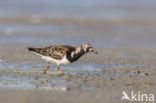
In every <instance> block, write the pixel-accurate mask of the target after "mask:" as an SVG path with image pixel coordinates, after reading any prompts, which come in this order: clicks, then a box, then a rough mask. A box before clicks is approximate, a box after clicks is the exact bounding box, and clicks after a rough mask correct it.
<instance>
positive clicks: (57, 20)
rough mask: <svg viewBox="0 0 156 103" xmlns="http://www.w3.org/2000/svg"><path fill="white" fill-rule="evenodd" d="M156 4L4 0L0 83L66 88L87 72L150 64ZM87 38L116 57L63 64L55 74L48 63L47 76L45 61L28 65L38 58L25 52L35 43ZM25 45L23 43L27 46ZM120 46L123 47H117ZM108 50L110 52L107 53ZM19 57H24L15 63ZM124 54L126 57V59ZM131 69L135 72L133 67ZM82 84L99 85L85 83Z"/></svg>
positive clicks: (0, 6)
mask: <svg viewBox="0 0 156 103" xmlns="http://www.w3.org/2000/svg"><path fill="white" fill-rule="evenodd" d="M155 5H156V1H155V0H135V1H132V0H126V1H123V0H85V1H84V0H78V1H74V2H73V0H66V1H64V0H61V1H60V0H44V1H43V0H37V1H33V0H22V1H21V0H11V1H9V0H0V44H1V45H0V48H1V50H0V52H1V54H0V73H2V74H1V75H0V78H1V79H0V87H6V88H29V89H30V88H32V89H34V88H40V89H49V90H61V91H66V90H68V85H69V84H70V83H71V85H74V83H75V81H79V80H80V79H82V78H80V77H83V76H85V75H86V74H87V75H88V72H89V73H91V75H94V76H96V75H100V76H101V77H119V76H125V74H122V73H114V74H112V73H111V74H110V73H107V72H104V73H103V72H102V73H101V71H103V70H105V69H109V68H110V69H112V68H113V69H117V68H143V67H146V66H147V64H148V63H147V61H149V62H150V60H151V61H152V63H153V61H155V59H153V58H154V55H155V52H154V51H155V47H156V41H155V38H156V35H155V34H156V29H155V28H156V22H155V21H156V12H155V11H156V6H155ZM86 42H87V43H91V44H93V45H94V46H95V47H96V48H98V49H101V48H106V49H104V50H101V52H104V55H102V56H101V58H102V59H101V60H103V58H106V60H109V61H113V60H114V61H115V62H111V63H108V64H107V63H106V64H102V63H101V62H100V63H101V64H100V63H97V61H96V58H95V59H94V61H96V63H97V64H94V63H93V64H91V63H88V64H86V63H84V64H81V63H80V64H73V65H70V66H63V70H64V72H65V74H66V75H65V76H63V77H59V76H57V75H58V71H57V70H56V69H54V70H53V69H50V70H49V71H48V76H42V75H41V73H42V69H43V68H44V66H43V65H36V64H34V65H30V64H29V60H30V61H31V62H34V61H35V60H36V61H37V60H38V59H34V58H35V57H32V58H30V56H31V55H28V54H26V52H25V51H26V48H27V47H31V46H32V45H35V46H37V47H40V46H42V45H48V46H49V45H53V44H73V45H77V44H78V45H79V44H82V43H86ZM3 45H5V46H6V47H4V46H3ZM10 45H11V46H12V45H16V46H13V47H11V46H10ZM18 46H19V47H18ZM7 47H8V48H7ZM22 47H25V48H24V50H23V49H21V48H22ZM107 47H109V50H108V51H107ZM118 47H120V49H121V50H119V51H114V48H118ZM124 47H126V48H130V47H134V48H132V49H130V50H131V52H129V49H127V51H128V54H127V51H124V52H123V50H122V49H123V48H124ZM138 47H142V48H143V49H142V48H141V49H140V48H139V49H137V48H138ZM146 47H152V49H151V50H150V49H149V48H146ZM16 49H17V50H16ZM115 50H117V49H115ZM153 50H154V51H153ZM105 51H106V52H105ZM112 51H114V52H112ZM110 52H111V53H112V54H111V53H110ZM109 53H110V54H111V55H112V57H109V56H107V54H109ZM104 56H106V57H104ZM26 57H27V58H26ZM1 58H2V59H1ZM98 58H99V57H97V59H98ZM109 58H110V59H109ZM112 58H113V59H112ZM136 58H138V59H136ZM16 59H17V61H20V62H19V63H17V64H15V63H12V62H13V61H16ZM101 60H100V59H99V61H101ZM124 60H127V61H128V62H126V63H123V62H122V61H124ZM116 61H117V62H116ZM129 61H131V62H129ZM133 61H137V62H135V63H134V62H133ZM120 62H121V63H120ZM38 64H40V62H38ZM51 68H54V67H51ZM3 73H4V74H3ZM5 73H6V75H5ZM12 73H15V74H12ZM81 74H83V75H81ZM38 75H39V76H38ZM49 75H50V76H49ZM51 75H52V76H51ZM70 75H72V76H74V75H77V76H78V77H76V79H74V80H75V81H72V80H70V79H69V78H66V76H67V77H68V76H70ZM79 75H80V76H79ZM128 75H131V76H135V74H133V73H130V74H128ZM72 78H73V77H72ZM66 79H69V80H66ZM69 81H72V82H69ZM75 84H76V83H75ZM73 87H74V86H73ZM71 88H72V87H71ZM101 88H105V86H103V87H101ZM81 89H97V88H96V87H91V86H82V87H81Z"/></svg>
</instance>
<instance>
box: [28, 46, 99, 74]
mask: <svg viewBox="0 0 156 103" xmlns="http://www.w3.org/2000/svg"><path fill="white" fill-rule="evenodd" d="M28 51H31V52H33V53H35V54H37V55H39V56H41V58H42V59H44V60H46V61H47V62H48V65H47V66H46V67H45V68H44V70H43V71H44V74H46V72H47V70H48V69H49V66H50V64H56V65H57V70H58V71H59V72H60V75H62V74H63V71H62V70H61V69H60V67H59V66H60V65H66V64H69V63H72V62H75V61H77V60H78V59H79V58H80V57H81V56H82V55H84V54H85V53H89V52H93V53H96V54H97V52H96V51H95V50H94V48H93V46H92V45H91V44H88V43H86V44H82V45H78V46H71V45H52V46H49V47H45V48H28Z"/></svg>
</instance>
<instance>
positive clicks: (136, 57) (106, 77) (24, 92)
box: [0, 44, 156, 103]
mask: <svg viewBox="0 0 156 103" xmlns="http://www.w3.org/2000/svg"><path fill="white" fill-rule="evenodd" d="M26 47H27V45H17V44H16V45H14V44H9V45H7V44H5V45H3V46H0V48H1V51H0V52H1V54H2V55H3V56H2V57H1V59H2V60H3V61H1V64H4V63H9V64H8V65H11V64H12V65H13V64H22V63H23V64H22V65H23V66H21V67H16V66H13V67H11V66H9V67H8V66H7V64H6V65H1V71H0V77H1V80H0V81H1V82H0V83H1V84H0V85H1V86H0V87H1V92H0V100H1V102H5V103H10V102H12V103H20V102H22V103H34V102H36V103H43V102H44V103H49V102H54V103H55V102H64V103H73V102H75V103H78V102H85V103H95V102H98V103H103V102H105V103H110V102H118V103H120V102H122V101H121V97H122V91H126V92H127V93H130V91H135V92H138V91H139V92H141V93H153V94H155V93H156V91H155V90H156V84H155V79H156V76H155V75H156V68H155V62H154V61H155V58H154V57H153V55H154V54H153V55H151V56H149V54H148V53H147V52H153V53H154V51H155V48H153V49H151V47H132V46H131V47H128V48H127V47H113V48H109V47H108V48H105V49H101V48H100V47H97V49H98V51H100V52H99V54H98V55H94V54H88V55H85V56H84V57H82V58H81V59H80V60H79V61H78V62H77V63H74V64H72V65H70V66H71V68H70V69H67V68H69V67H70V66H67V67H66V66H65V67H66V69H63V67H64V66H62V69H63V70H64V72H65V74H64V75H63V76H59V74H58V71H56V69H55V67H54V66H52V67H51V68H50V70H49V71H48V72H47V74H46V75H43V74H42V69H43V67H44V66H45V65H46V62H45V61H44V60H41V59H40V58H39V57H38V56H36V55H34V54H31V53H30V52H28V51H26ZM12 48H14V49H12ZM121 48H122V49H121ZM149 48H150V49H149ZM140 53H141V54H140ZM99 56H100V57H104V58H99ZM10 57H11V58H10ZM24 63H25V64H24ZM38 63H39V64H40V66H37V65H38ZM82 63H83V65H84V67H83V70H82V69H81V68H79V67H78V66H76V65H78V64H79V65H81V64H82ZM89 64H92V66H90V68H89V69H88V68H87V66H88V65H89ZM97 64H98V65H99V67H97V68H95V67H94V66H93V65H97ZM108 64H109V66H108ZM113 64H120V65H113ZM126 64H129V65H126ZM136 64H137V65H136ZM24 66H27V67H25V68H24ZM75 68H76V69H75ZM85 68H86V69H85ZM90 69H93V70H90ZM4 94H5V95H4Z"/></svg>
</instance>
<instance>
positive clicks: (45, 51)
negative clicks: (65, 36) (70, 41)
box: [28, 45, 75, 60]
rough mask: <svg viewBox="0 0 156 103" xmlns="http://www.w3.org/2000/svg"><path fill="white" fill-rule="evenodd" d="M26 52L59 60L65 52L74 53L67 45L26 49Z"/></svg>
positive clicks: (72, 48) (73, 48) (71, 47)
mask: <svg viewBox="0 0 156 103" xmlns="http://www.w3.org/2000/svg"><path fill="white" fill-rule="evenodd" d="M28 50H29V51H32V52H35V53H38V54H41V55H43V56H49V57H52V58H54V59H58V60H60V59H62V58H63V57H64V55H65V54H66V53H67V52H71V51H74V50H75V47H73V46H69V45H54V46H49V47H45V48H28Z"/></svg>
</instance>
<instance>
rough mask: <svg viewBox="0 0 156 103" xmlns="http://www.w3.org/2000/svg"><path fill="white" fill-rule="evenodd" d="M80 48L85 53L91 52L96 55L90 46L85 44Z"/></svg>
mask: <svg viewBox="0 0 156 103" xmlns="http://www.w3.org/2000/svg"><path fill="white" fill-rule="evenodd" d="M81 47H82V49H83V50H84V51H85V52H93V53H95V54H97V53H98V52H97V51H95V50H94V48H93V46H92V45H91V44H88V43H85V44H82V45H81Z"/></svg>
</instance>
